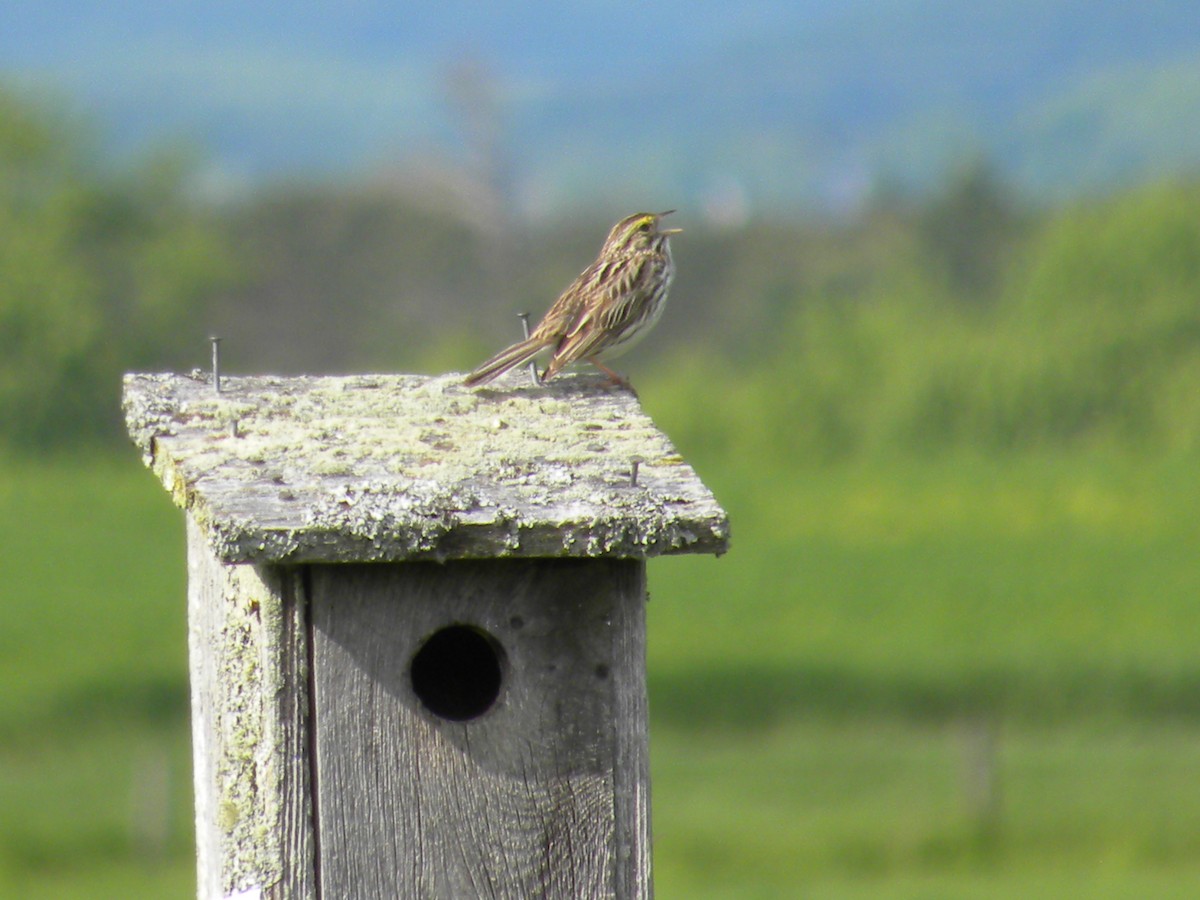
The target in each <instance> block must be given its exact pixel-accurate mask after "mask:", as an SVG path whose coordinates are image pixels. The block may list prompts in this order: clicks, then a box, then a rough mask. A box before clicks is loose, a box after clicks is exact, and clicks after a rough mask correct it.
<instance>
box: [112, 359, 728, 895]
mask: <svg viewBox="0 0 1200 900" xmlns="http://www.w3.org/2000/svg"><path fill="white" fill-rule="evenodd" d="M460 378H461V376H445V377H441V378H432V379H431V378H421V377H417V376H357V377H344V378H307V377H301V378H286V379H285V378H265V377H263V378H229V377H226V378H223V380H222V386H221V391H220V392H219V393H218V392H216V391H214V390H213V386H212V385H211V384H209V383H206V382H205V381H204V380H202V379H196V378H188V377H181V376H171V375H131V376H127V378H126V382H125V408H126V418H127V422H128V425H129V430H130V433H131V435H132V436H133V437H134V440H135V442H136V443H137V444H138V445H139V446H140V447H141V449H142V451H143V454H144V457H145V459H146V461H147V463H148V464H149V465H150V466H151V467H152V468H153V470H154V471H155V472H156V473H157V474H158V475H159V476H160V478H161V479H162V481H163V483H164V485H165V486H166V487H167V489H168V490H169V491H170V493H171V494H172V496H173V498H174V499H175V501H176V502H177V503H178V504H179V505H180V506H181V507H182V508H184V509H185V510H186V511H187V523H188V572H189V634H190V637H189V648H190V656H191V673H192V716H193V741H194V753H195V786H196V835H197V856H198V869H199V895H200V896H201V897H202V898H205V900H207V898H212V897H227V896H233V895H238V896H254V897H270V898H315V897H318V896H323V897H338V898H343V897H364V898H375V897H474V896H500V897H531V896H539V897H571V898H574V897H622V898H626V897H628V898H632V897H644V896H649V894H650V893H651V873H650V817H649V816H650V812H649V762H648V753H647V703H646V688H645V618H644V604H645V599H646V586H645V559H646V558H648V557H650V556H654V555H658V554H663V553H684V552H713V553H720V552H723V551H724V550H725V549H726V548H727V545H728V526H727V521H726V518H725V514H724V512H723V511H722V510H721V509H720V507H719V506H718V505H717V503H716V501H715V500H714V499H713V497H712V494H711V493H710V492H709V491H708V490H707V489H706V488H705V487H704V485H703V484H701V483H700V481H699V479H698V478H697V477H696V475H695V473H694V472H693V471H692V470H691V468H690V467H689V466H687V465H685V464H684V463H683V461H682V460H681V459H680V458H679V456H678V454H677V453H676V451H675V449H674V448H673V447H672V446H671V444H670V442H669V441H668V440H667V439H666V437H665V436H664V435H662V434H661V433H660V432H659V431H658V430H657V429H655V428H654V426H653V423H652V422H651V421H650V420H649V419H648V418H647V417H646V416H645V415H644V414H643V413H642V412H641V410H640V408H639V407H638V405H637V402H636V400H635V399H634V398H633V396H632V395H631V394H630V393H628V392H626V391H613V390H610V389H604V388H601V387H600V386H599V382H598V381H597V380H595V379H592V378H588V377H583V376H572V377H566V378H562V379H558V380H555V381H554V382H553V383H551V384H548V385H530V384H528V382H527V380H526V379H525V378H524V377H522V376H519V375H514V376H513V377H512V378H511V379H509V380H508V381H506V382H503V383H502V385H503V386H502V387H498V388H495V389H492V390H482V391H474V392H473V391H469V390H467V389H465V388H463V387H461V385H460ZM633 459H637V460H638V461H639V463H638V465H637V468H636V471H637V475H636V477H634V476H633V474H632V468H633V467H632V464H631V460H633ZM368 563H369V565H368Z"/></svg>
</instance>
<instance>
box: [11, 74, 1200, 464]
mask: <svg viewBox="0 0 1200 900" xmlns="http://www.w3.org/2000/svg"><path fill="white" fill-rule="evenodd" d="M0 106H2V109H0V113H2V114H0V277H2V280H0V442H2V443H4V444H7V445H9V446H10V447H22V446H25V447H29V446H31V445H32V446H45V445H47V444H62V443H71V442H78V441H79V440H80V439H87V438H90V437H93V436H95V435H96V434H97V433H98V432H103V431H105V430H107V432H108V433H109V434H116V433H119V427H118V425H117V423H116V417H115V403H114V399H115V391H116V382H117V379H118V376H119V374H120V372H121V371H124V370H129V369H133V368H144V367H171V368H177V369H178V368H190V367H191V366H193V365H196V364H203V363H204V362H205V352H206V347H205V337H206V336H207V334H208V333H209V332H212V331H216V332H218V333H220V334H222V335H223V336H225V337H226V339H227V343H226V344H225V348H226V353H227V355H228V360H229V363H230V367H229V370H230V371H237V370H239V369H241V370H249V371H270V370H275V371H285V372H304V371H308V372H314V371H340V370H360V371H361V370H364V369H372V368H377V369H390V370H396V369H401V370H413V369H420V368H423V367H424V368H437V369H445V368H459V369H466V368H469V366H470V365H472V364H473V363H474V362H476V361H477V359H476V357H477V356H479V355H481V354H483V353H485V352H487V351H488V350H490V349H493V348H494V347H495V346H496V345H497V344H500V343H503V342H504V341H506V340H508V339H510V338H512V337H514V336H515V335H516V334H517V324H516V319H515V315H514V314H515V313H516V312H518V311H522V310H525V311H530V312H532V313H533V314H534V315H535V316H536V315H538V314H540V312H541V311H542V310H543V309H544V308H545V307H546V306H547V305H548V304H549V302H550V300H551V299H552V298H553V297H554V296H555V294H556V293H557V292H558V291H559V290H560V289H561V288H562V287H563V286H564V285H565V284H566V283H567V282H568V281H569V280H570V278H571V277H573V275H574V274H575V273H576V272H577V271H578V270H579V269H580V268H582V266H583V265H584V264H585V263H586V262H587V261H588V260H589V259H590V258H591V256H592V254H594V252H595V246H596V245H597V243H598V240H599V236H600V235H602V234H603V233H604V230H605V226H606V223H605V222H603V221H601V220H600V219H598V218H593V217H587V218H581V219H580V220H579V221H572V222H565V223H555V224H551V225H542V226H538V227H536V228H535V227H533V226H531V225H528V224H522V223H520V222H516V221H500V222H496V221H486V222H485V221H483V219H482V218H481V217H480V216H479V215H477V214H476V213H475V212H474V211H473V209H472V207H471V206H470V204H469V203H467V204H466V205H461V204H460V205H458V206H455V205H454V204H453V203H450V202H448V201H446V198H445V197H442V198H441V201H445V202H441V201H438V200H437V198H436V197H418V196H416V195H412V194H411V189H412V185H411V184H409V185H408V186H407V187H402V186H398V185H403V184H404V183H403V182H395V183H393V182H391V181H388V180H386V179H377V180H374V181H371V180H367V181H363V182H360V183H355V184H326V185H316V186H314V185H308V186H301V185H280V186H277V187H275V188H273V189H271V190H268V191H264V192H261V193H258V194H254V195H251V196H248V197H244V198H240V199H238V200H236V201H229V200H227V201H224V202H222V203H215V202H214V203H206V202H202V201H201V200H200V199H197V198H196V197H195V196H193V195H192V194H191V193H190V192H189V185H190V184H191V181H190V179H189V175H188V167H187V166H186V164H185V163H184V162H183V161H182V160H181V157H180V156H179V155H178V154H175V155H171V154H162V155H159V156H157V157H153V158H149V159H147V160H144V161H143V162H142V163H141V164H138V165H136V166H133V167H132V168H131V169H130V170H129V171H127V172H124V173H117V174H112V173H109V172H107V171H106V170H105V169H104V168H103V167H101V166H99V165H98V164H97V163H95V162H94V161H93V157H94V156H95V152H94V150H93V149H92V147H91V144H90V141H89V139H88V136H87V133H86V132H85V131H84V130H82V129H80V128H79V127H77V126H75V125H73V124H72V123H71V122H69V121H67V120H65V119H64V118H63V117H62V116H56V115H54V114H53V113H52V112H47V111H45V110H43V109H42V108H40V107H39V106H37V105H35V104H31V103H29V102H28V101H24V100H22V99H21V98H19V97H17V96H16V95H14V94H11V93H7V94H0ZM406 191H408V193H406ZM439 203H440V205H439ZM682 215H683V216H686V212H685V213H684V214H682ZM683 224H684V225H685V227H686V231H685V234H684V235H682V236H681V237H680V238H678V239H677V241H676V244H677V248H676V256H677V259H678V263H679V270H680V274H679V278H678V281H677V284H676V287H675V289H674V291H673V301H672V307H671V309H670V310H668V313H667V315H666V317H665V318H664V321H663V323H662V324H661V325H660V327H659V332H658V334H656V337H655V340H654V341H652V342H649V344H648V345H647V346H649V347H650V348H651V349H650V351H649V352H647V351H646V350H642V351H640V352H641V354H642V356H640V357H634V358H633V361H632V363H631V365H632V367H633V371H634V374H635V376H637V375H638V372H637V369H638V368H639V367H640V368H642V369H643V370H644V369H649V370H650V374H649V375H648V376H647V377H644V378H643V377H641V376H639V380H640V381H641V383H642V384H643V385H647V384H652V385H653V386H654V387H655V389H656V390H657V391H658V392H659V395H660V396H662V397H663V403H664V405H665V406H667V407H669V408H670V409H671V410H672V416H673V426H674V428H675V429H677V430H678V436H679V437H680V439H681V440H683V441H684V442H685V444H687V445H688V446H713V447H716V446H717V445H720V446H722V447H723V448H724V450H726V451H733V450H736V451H737V452H739V453H746V452H753V453H756V454H758V455H760V456H763V457H765V458H767V459H787V460H795V459H808V460H825V461H828V460H835V459H846V458H855V457H861V456H863V455H873V454H880V453H882V454H884V455H887V454H891V453H894V452H920V453H928V452H931V451H945V450H957V449H962V448H972V449H976V450H980V451H984V452H999V453H1004V452H1007V451H1009V450H1012V449H1016V448H1030V447H1037V446H1045V445H1052V446H1081V445H1100V444H1113V445H1121V446H1127V447H1147V448H1160V449H1174V450H1180V449H1187V448H1192V447H1195V446H1196V445H1197V443H1198V442H1200V399H1198V398H1200V352H1198V351H1200V306H1198V304H1197V303H1196V302H1195V298H1196V297H1197V296H1200V187H1197V186H1196V185H1192V184H1162V185H1151V186H1148V187H1144V188H1141V189H1138V190H1135V191H1129V192H1126V193H1122V194H1120V195H1118V196H1114V197H1110V198H1106V199H1099V200H1089V201H1086V202H1080V203H1077V204H1075V205H1074V206H1071V207H1068V208H1063V209H1053V210H1041V211H1038V212H1034V211H1033V210H1032V209H1030V208H1027V207H1024V206H1022V205H1021V204H1020V203H1019V202H1018V201H1017V199H1016V198H1015V197H1014V196H1013V195H1012V193H1011V192H1010V191H1008V190H1007V189H1006V188H1005V186H1004V185H1003V184H1002V183H1000V182H999V181H998V180H997V178H996V177H995V175H994V174H993V173H992V172H991V171H990V169H989V168H988V166H987V165H986V163H984V162H979V161H976V162H973V163H971V164H970V165H967V166H965V167H964V168H963V169H962V170H961V171H960V172H958V173H957V174H956V175H953V176H952V177H950V178H949V179H948V180H947V181H946V183H945V184H944V185H943V187H942V188H941V190H940V191H938V192H937V193H935V194H933V195H932V196H929V197H926V198H919V199H913V198H905V197H903V196H897V195H895V194H894V193H889V192H888V191H886V190H881V191H880V194H879V198H878V200H877V202H876V203H875V204H874V205H872V206H871V207H870V208H868V209H866V210H864V211H863V212H862V213H861V214H859V215H857V216H855V217H854V218H852V219H850V220H848V221H840V222H837V221H821V222H803V221H764V220H752V221H750V222H749V223H748V224H746V225H745V226H744V227H741V228H736V229H732V230H730V229H726V230H721V229H713V228H708V227H706V226H705V225H704V224H703V223H702V222H692V221H688V220H686V218H685V219H684V220H683ZM714 383H719V385H720V388H721V390H720V395H719V401H718V402H716V403H713V402H711V401H710V399H709V393H710V391H711V389H712V385H713V384H714ZM689 410H690V411H691V412H692V415H691V417H690V418H689V417H688V415H687V411H689ZM735 445H736V446H735Z"/></svg>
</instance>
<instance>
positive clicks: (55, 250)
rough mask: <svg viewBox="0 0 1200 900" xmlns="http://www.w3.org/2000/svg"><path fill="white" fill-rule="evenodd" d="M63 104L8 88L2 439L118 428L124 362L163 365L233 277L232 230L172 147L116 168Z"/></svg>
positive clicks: (1, 266)
mask: <svg viewBox="0 0 1200 900" xmlns="http://www.w3.org/2000/svg"><path fill="white" fill-rule="evenodd" d="M96 159H97V154H96V152H95V150H94V148H93V147H92V145H91V143H90V140H89V136H88V134H87V132H86V130H85V129H83V128H82V127H81V126H80V125H78V124H76V123H74V122H72V121H70V120H69V119H68V118H67V117H65V116H64V115H62V114H60V113H58V112H57V111H56V110H53V109H50V108H45V107H43V106H41V105H38V104H35V103H33V102H32V101H30V100H29V99H28V98H25V97H22V96H19V95H18V94H16V93H14V92H12V91H6V90H3V89H0V439H2V440H3V441H4V443H6V444H8V445H10V446H12V447H18V448H20V447H24V448H31V447H45V446H47V445H52V444H63V443H69V442H78V441H80V440H81V439H88V438H92V437H95V436H96V435H98V434H100V433H103V432H107V433H108V434H109V435H110V436H111V435H112V434H114V433H115V431H116V429H115V428H114V427H113V426H114V419H113V416H112V409H113V404H114V403H115V401H116V398H117V395H118V385H119V380H120V374H121V372H122V370H124V369H125V368H127V367H129V366H146V365H161V364H163V363H164V362H166V361H169V360H172V359H173V358H174V357H175V351H176V350H177V349H178V348H179V347H180V346H181V344H182V343H183V341H184V340H185V338H184V337H183V334H182V323H183V322H184V321H185V320H187V318H188V316H189V314H190V312H191V311H192V310H193V309H194V308H195V306H196V305H197V304H198V303H200V302H202V301H203V299H204V298H205V297H207V296H209V295H211V294H212V293H213V292H215V291H217V290H219V289H220V288H221V287H222V286H225V285H227V284H229V283H231V281H230V280H231V276H232V275H233V272H234V258H233V256H232V254H231V253H230V250H229V247H228V246H227V241H226V239H225V236H224V234H223V233H222V232H221V230H220V229H218V228H217V227H215V223H214V222H213V221H212V219H211V217H210V216H209V215H208V214H206V213H205V212H204V211H203V210H202V209H201V208H200V207H199V206H198V205H197V204H196V203H194V202H191V200H190V199H189V197H188V196H187V194H186V192H185V190H184V185H185V178H184V175H185V171H186V170H185V167H184V166H183V164H182V161H181V158H179V157H178V156H176V155H172V154H163V155H161V156H158V157H155V158H151V159H147V160H144V161H142V162H141V163H140V164H138V165H137V166H135V167H134V168H133V169H132V170H131V171H129V172H123V173H122V172H117V173H112V172H108V171H105V170H104V169H103V168H102V167H101V166H100V164H99V163H98V162H97V161H96Z"/></svg>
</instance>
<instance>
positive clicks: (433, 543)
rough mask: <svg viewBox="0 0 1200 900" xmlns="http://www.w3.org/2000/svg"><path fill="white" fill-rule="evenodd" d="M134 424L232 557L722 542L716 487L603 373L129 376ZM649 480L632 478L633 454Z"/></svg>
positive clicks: (620, 553)
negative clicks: (486, 381) (477, 384)
mask: <svg viewBox="0 0 1200 900" xmlns="http://www.w3.org/2000/svg"><path fill="white" fill-rule="evenodd" d="M124 407H125V417H126V422H127V425H128V428H129V433H130V435H131V436H132V437H133V439H134V442H135V443H136V444H137V445H138V447H139V448H140V449H141V451H142V455H143V457H144V459H145V461H146V463H147V465H149V466H150V468H151V469H153V471H154V472H155V473H156V474H157V475H158V477H159V478H161V479H162V482H163V484H164V485H165V486H166V488H167V490H168V491H169V492H170V494H171V496H172V498H173V499H174V501H175V503H176V504H178V505H179V506H180V507H182V508H184V509H186V510H188V512H189V513H190V514H191V515H192V516H193V518H194V519H195V520H196V522H197V523H198V524H199V525H200V526H201V528H202V529H203V530H204V531H205V533H206V534H207V536H208V540H209V542H210V544H211V545H212V548H213V550H214V552H215V553H216V555H217V556H218V557H220V558H221V559H223V560H225V561H227V562H251V561H253V562H296V563H302V562H385V561H397V560H405V559H438V560H444V559H467V558H476V559H478V558H493V557H501V556H521V557H556V556H580V557H637V558H645V557H649V556H657V555H660V554H666V553H722V552H724V551H725V550H726V549H727V548H728V543H729V525H728V520H727V518H726V515H725V512H724V511H723V510H722V509H721V507H720V506H719V505H718V504H717V502H716V500H715V499H714V497H713V495H712V493H711V492H710V491H709V490H708V489H707V488H706V487H705V486H704V485H703V484H702V483H701V481H700V479H699V478H698V477H697V476H696V473H695V472H694V471H693V470H692V468H691V466H689V465H688V464H687V463H685V462H684V461H683V459H682V457H680V455H679V453H678V451H676V449H675V447H674V446H673V445H672V444H671V442H670V441H669V440H668V439H667V437H666V435H664V434H663V433H662V432H660V431H659V430H658V429H657V428H655V426H654V423H653V422H652V421H651V420H650V418H649V417H648V416H647V415H646V414H645V413H644V412H643V411H642V409H641V407H640V405H639V404H638V402H637V400H636V398H635V397H634V396H633V394H631V393H630V392H629V391H627V390H624V389H618V388H615V387H610V386H608V385H607V383H606V382H604V380H603V379H600V378H597V377H593V376H591V375H583V374H576V375H566V376H562V377H560V378H556V379H554V380H552V381H550V382H548V383H546V384H543V385H533V384H532V383H530V382H529V380H528V379H527V378H526V377H524V375H523V374H516V373H513V374H510V375H509V376H506V377H504V378H502V379H501V380H499V381H497V382H494V383H493V384H492V385H490V386H489V387H487V388H482V389H480V388H476V389H470V388H466V387H463V385H462V376H461V375H457V374H450V375H443V376H438V377H432V378H430V377H425V376H418V375H352V376H343V377H332V376H330V377H323V376H322V377H318V376H297V377H274V376H254V377H227V376H223V377H222V378H221V391H220V393H218V392H216V391H215V390H214V389H213V385H212V383H211V382H210V381H209V380H208V378H207V377H206V376H203V375H192V376H188V375H164V374H134V375H127V376H126V377H125V390H124ZM635 460H637V461H638V465H637V466H636V470H637V477H636V480H635V479H634V478H633V477H632V470H633V469H634V461H635Z"/></svg>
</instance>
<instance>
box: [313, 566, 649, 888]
mask: <svg viewBox="0 0 1200 900" xmlns="http://www.w3.org/2000/svg"><path fill="white" fill-rule="evenodd" d="M644 599H645V593H644V564H643V563H641V562H637V561H632V560H540V561H523V560H494V561H473V562H456V563H448V564H445V565H438V564H430V563H413V564H405V565H391V566H314V567H312V604H313V606H312V613H313V635H312V640H313V673H312V676H313V682H314V690H315V708H316V720H315V744H316V793H317V798H318V801H317V809H318V816H319V825H318V836H319V847H320V851H319V860H318V872H319V880H320V886H321V892H322V896H325V897H339V898H341V897H363V898H375V897H447V898H457V897H512V898H527V897H564V898H576V897H641V896H646V895H647V893H648V884H649V862H648V861H649V831H648V820H640V821H632V819H633V818H635V817H639V816H643V815H646V814H647V813H648V802H647V800H648V791H649V785H648V769H647V766H646V747H645V735H646V726H645V721H644V716H645V682H644V669H643V668H642V663H643V654H644V649H643V647H644V644H643V643H642V642H643V637H642V635H641V627H642V618H641V616H642V610H641V607H642V605H643V603H644ZM456 624H459V625H462V624H465V625H470V626H472V627H475V628H478V629H481V630H483V631H484V632H486V633H487V634H489V635H491V636H492V638H494V640H495V641H496V642H497V644H498V645H499V646H500V648H501V652H502V656H503V659H502V672H503V683H502V687H501V691H500V695H499V698H498V699H497V701H496V703H495V704H494V705H493V706H492V708H491V709H490V710H488V711H487V712H486V713H484V714H483V715H481V716H479V717H478V718H475V719H471V720H469V721H465V722H454V721H449V720H447V719H443V718H440V717H438V716H437V715H435V714H433V713H431V712H430V711H429V710H428V709H426V708H425V706H424V705H423V704H422V702H421V700H420V699H419V698H418V697H417V696H416V694H415V693H414V691H413V689H412V684H411V680H410V676H409V666H410V662H411V659H412V658H413V656H414V654H415V653H416V652H417V651H418V649H419V648H420V646H421V645H422V643H423V642H424V641H425V640H426V639H427V638H428V637H429V636H430V635H432V634H434V633H435V632H437V631H438V630H439V629H441V628H444V627H446V626H448V625H456ZM634 719H640V720H638V721H634ZM618 769H620V771H618Z"/></svg>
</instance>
